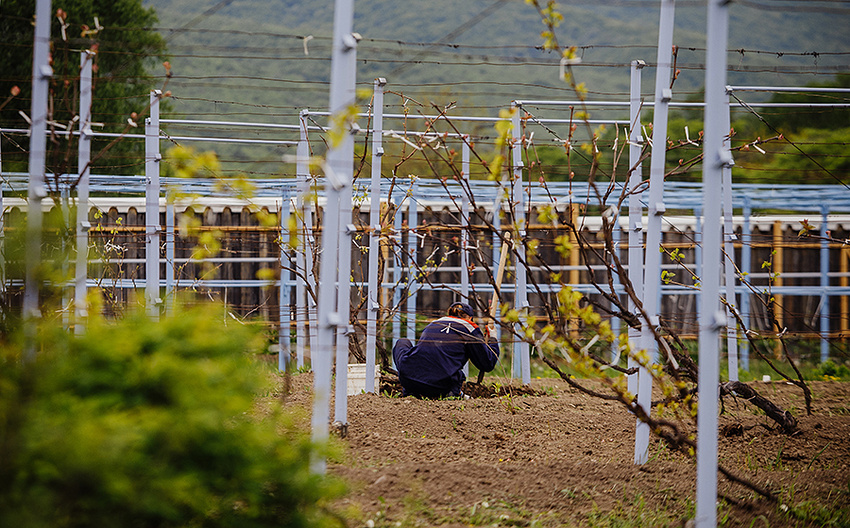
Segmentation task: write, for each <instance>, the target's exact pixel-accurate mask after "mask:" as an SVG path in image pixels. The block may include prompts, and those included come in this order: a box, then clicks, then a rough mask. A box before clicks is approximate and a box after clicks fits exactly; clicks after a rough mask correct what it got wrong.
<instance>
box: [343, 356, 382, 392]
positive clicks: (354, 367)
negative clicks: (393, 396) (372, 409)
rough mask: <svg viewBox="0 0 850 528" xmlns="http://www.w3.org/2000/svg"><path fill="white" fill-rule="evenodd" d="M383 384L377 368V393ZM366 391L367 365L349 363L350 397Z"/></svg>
mask: <svg viewBox="0 0 850 528" xmlns="http://www.w3.org/2000/svg"><path fill="white" fill-rule="evenodd" d="M380 383H381V377H380V374H379V370H378V368H377V367H376V368H375V392H377V391H378V388H379V386H380ZM365 391H366V364H365V363H349V364H348V395H349V396H354V395H355V394H361V393H363V392H365Z"/></svg>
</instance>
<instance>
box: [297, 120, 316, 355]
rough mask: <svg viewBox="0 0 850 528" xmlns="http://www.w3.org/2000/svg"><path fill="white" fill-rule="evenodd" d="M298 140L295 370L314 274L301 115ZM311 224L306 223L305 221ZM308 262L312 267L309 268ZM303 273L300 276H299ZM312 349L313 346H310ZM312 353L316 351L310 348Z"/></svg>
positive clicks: (305, 337) (304, 129)
mask: <svg viewBox="0 0 850 528" xmlns="http://www.w3.org/2000/svg"><path fill="white" fill-rule="evenodd" d="M300 122H301V140H300V141H299V142H298V146H297V147H296V151H295V152H296V153H295V179H296V185H297V189H296V199H295V207H296V210H297V211H298V222H299V224H298V248H297V249H296V251H295V270H296V272H297V273H296V281H295V364H296V366H297V367H298V368H302V367H303V366H304V348H305V344H306V342H307V341H308V339H309V337H310V336H309V335H308V334H307V331H308V330H307V328H308V327H307V322H308V319H309V317H310V308H309V307H310V306H311V304H310V303H309V302H308V301H307V288H306V286H305V283H306V281H305V277H306V278H307V280H309V277H310V276H311V275H312V273H313V266H312V260H313V259H312V255H313V253H312V247H313V246H312V244H311V243H310V239H309V236H308V233H309V230H310V227H311V225H312V215H310V214H309V212H310V211H311V210H312V204H307V205H305V201H307V200H305V198H306V197H307V193H308V189H309V183H308V180H309V176H310V169H309V166H308V163H309V157H310V147H309V145H308V143H307V121H306V119H305V114H304V112H301V119H300ZM308 215H309V218H310V222H309V223H308V222H307V218H308ZM308 262H310V263H311V264H309V265H308ZM302 274H303V276H302ZM314 327H315V325H313V324H312V323H311V324H310V327H309V331H310V334H312V333H313V330H314ZM310 345H311V348H312V343H310ZM313 350H315V348H313Z"/></svg>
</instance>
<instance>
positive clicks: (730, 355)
mask: <svg viewBox="0 0 850 528" xmlns="http://www.w3.org/2000/svg"><path fill="white" fill-rule="evenodd" d="M723 118H724V119H723V138H724V141H723V148H724V149H726V150H727V151H728V150H729V147H730V145H731V138H730V136H729V134H730V131H731V129H732V124H731V120H730V117H729V97H728V96H727V97H726V98H725V99H724V100H723ZM722 172H723V250H724V251H725V252H726V258H725V259H723V263H724V273H723V276H724V282H723V284H724V289H725V291H724V295H725V297H726V302H727V303H729V306H730V307H732V308H736V309H737V306H738V303H737V301H736V296H735V239H736V237H735V228H734V226H733V225H732V213H733V212H734V207H733V203H732V167H731V166H730V165H724V166H723V169H722ZM732 308H729V309H727V310H726V361H727V366H728V368H729V381H738V330H737V329H738V325H737V323H736V321H735V318H734V317H733V316H732V312H731V309H732Z"/></svg>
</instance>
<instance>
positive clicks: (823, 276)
mask: <svg viewBox="0 0 850 528" xmlns="http://www.w3.org/2000/svg"><path fill="white" fill-rule="evenodd" d="M828 230H829V205H827V204H824V205H823V206H821V228H820V235H821V237H823V238H821V241H820V285H821V288H823V290H822V292H821V296H820V304H821V307H820V362H821V363H824V362H825V361H827V360H828V359H829V295H827V290H828V289H829V240H828V239H827V234H826V232H827V231H828Z"/></svg>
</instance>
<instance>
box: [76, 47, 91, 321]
mask: <svg viewBox="0 0 850 528" xmlns="http://www.w3.org/2000/svg"><path fill="white" fill-rule="evenodd" d="M93 58H94V53H92V52H90V51H88V50H83V52H82V53H81V54H80V142H79V145H78V152H77V174H78V175H79V176H78V177H79V179H78V181H77V222H76V224H77V233H76V246H77V259H76V264H75V268H74V333H76V334H82V333H83V331H84V330H85V320H86V318H87V317H88V306H87V304H86V293H87V290H86V280H87V279H88V255H89V228H90V227H91V224H89V174H90V173H91V171H90V168H89V162H90V161H91V137H92V136H91V134H92V130H91V103H92V92H91V88H92V59H93Z"/></svg>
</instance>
